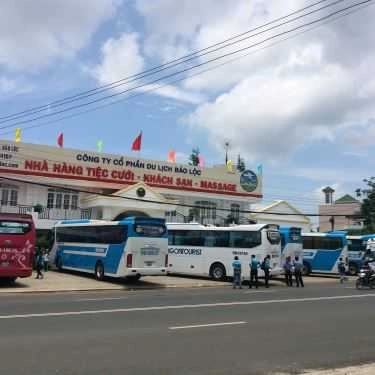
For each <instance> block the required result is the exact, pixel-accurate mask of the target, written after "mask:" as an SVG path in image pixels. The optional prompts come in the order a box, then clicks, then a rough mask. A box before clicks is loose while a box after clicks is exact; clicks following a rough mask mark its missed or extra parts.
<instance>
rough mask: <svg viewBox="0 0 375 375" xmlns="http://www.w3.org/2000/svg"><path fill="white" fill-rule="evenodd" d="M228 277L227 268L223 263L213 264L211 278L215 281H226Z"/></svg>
mask: <svg viewBox="0 0 375 375" xmlns="http://www.w3.org/2000/svg"><path fill="white" fill-rule="evenodd" d="M226 275H227V272H226V270H225V267H224V265H223V264H221V263H213V264H212V265H211V267H210V276H211V277H212V278H213V279H214V280H224V279H225V277H226Z"/></svg>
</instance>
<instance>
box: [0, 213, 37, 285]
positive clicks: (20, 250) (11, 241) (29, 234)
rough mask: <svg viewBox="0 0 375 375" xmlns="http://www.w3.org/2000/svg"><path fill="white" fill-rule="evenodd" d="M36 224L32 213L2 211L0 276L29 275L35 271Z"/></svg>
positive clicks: (8, 278)
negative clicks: (7, 212)
mask: <svg viewBox="0 0 375 375" xmlns="http://www.w3.org/2000/svg"><path fill="white" fill-rule="evenodd" d="M35 239H36V235H35V226H34V221H33V217H32V216H31V215H21V214H5V213H4V214H3V213H0V278H1V279H7V280H9V281H14V280H16V278H17V277H29V276H31V274H32V271H33V262H34V249H35Z"/></svg>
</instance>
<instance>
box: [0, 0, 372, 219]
mask: <svg viewBox="0 0 375 375" xmlns="http://www.w3.org/2000/svg"><path fill="white" fill-rule="evenodd" d="M360 1H363V0H342V1H340V2H338V1H335V3H336V4H335V5H332V3H333V2H334V1H333V0H326V1H322V2H321V4H319V5H316V6H312V7H310V8H309V9H308V10H306V11H305V13H306V12H307V11H313V10H317V9H318V8H319V7H322V6H327V7H326V8H325V9H322V10H320V11H316V12H315V13H313V14H310V15H308V16H304V17H301V18H299V19H297V20H295V21H293V22H290V23H288V24H286V25H284V26H280V27H278V28H276V27H275V28H274V29H272V30H269V31H267V30H265V29H266V28H265V27H263V28H260V29H258V30H257V33H258V35H254V33H255V32H253V33H251V34H246V35H247V36H251V37H249V38H247V39H246V40H242V41H240V42H238V39H236V41H237V43H233V44H232V45H229V46H227V47H225V48H223V49H221V50H217V51H212V50H210V52H211V53H209V54H206V55H204V56H198V57H197V58H195V59H192V60H191V61H189V62H187V63H186V64H185V65H176V66H175V67H172V68H170V69H165V70H164V71H162V72H160V73H158V74H156V75H152V74H149V75H148V76H147V77H144V78H143V79H139V80H134V79H133V80H130V82H129V80H128V81H126V82H125V84H122V85H120V86H118V87H114V88H110V89H109V90H107V91H104V92H102V93H99V94H98V95H97V96H94V95H92V96H90V97H87V98H85V99H83V100H81V101H75V102H72V103H70V104H69V105H67V106H58V107H55V106H54V105H53V104H52V105H51V104H50V106H47V107H44V109H45V110H44V111H42V112H39V113H37V114H35V115H33V116H30V117H22V118H18V119H15V120H13V121H6V122H5V120H7V119H6V118H5V119H4V118H3V117H5V116H7V115H10V114H14V113H18V112H21V111H23V110H26V109H29V108H34V107H38V106H46V105H47V104H49V103H52V102H53V101H56V100H59V99H62V98H66V97H69V96H72V95H75V94H77V93H81V92H83V91H86V90H91V89H93V88H96V87H98V86H103V85H108V84H110V83H112V82H114V81H118V80H121V79H123V78H125V77H129V76H133V75H135V74H137V73H141V72H143V71H146V70H148V69H151V68H153V67H156V66H159V65H161V64H165V63H168V62H170V61H171V60H174V59H177V58H179V57H182V56H185V55H187V54H190V53H192V52H195V51H198V50H201V49H203V48H206V47H209V46H211V45H213V44H215V43H219V42H221V41H223V40H226V39H228V38H230V37H233V36H234V35H237V34H241V33H244V32H246V31H248V30H251V29H253V28H256V27H258V26H262V25H264V24H265V23H268V22H270V21H272V20H274V19H276V18H278V17H282V16H285V15H288V14H289V13H291V12H294V11H296V10H298V9H301V8H303V7H306V6H309V5H311V4H313V3H315V2H317V0H316V1H315V2H314V1H311V0H310V1H307V0H306V1H305V0H283V1H280V0H238V1H232V0H202V1H192V0H178V1H176V0H152V1H151V0H134V1H131V0H55V1H50V0H18V1H16V2H15V1H13V0H3V1H2V3H1V12H0V117H1V118H2V119H1V118H0V138H5V139H13V138H14V128H15V127H20V128H21V129H23V130H22V141H24V142H31V143H41V144H49V145H56V138H57V136H58V134H59V133H60V132H63V133H64V142H65V147H69V148H78V149H83V150H95V147H96V146H95V145H96V142H97V140H99V139H100V140H103V143H104V151H105V152H109V153H121V154H125V155H131V151H130V147H131V143H132V141H133V140H134V138H135V137H136V136H137V135H138V133H139V132H140V131H141V130H142V132H143V145H142V151H141V154H140V155H141V157H144V158H151V159H158V160H163V159H166V158H167V153H168V151H169V150H176V151H177V161H178V162H187V159H188V156H189V154H190V152H191V150H192V148H195V147H199V149H200V151H201V155H202V156H203V157H204V159H205V162H206V165H213V164H221V163H223V162H224V159H225V151H224V149H225V146H224V145H225V143H226V142H229V156H230V158H231V159H233V160H236V159H237V156H238V154H240V155H241V156H242V157H243V158H244V159H245V162H246V166H247V167H248V168H249V169H255V168H256V166H257V165H259V164H262V166H263V187H264V202H263V203H269V202H271V201H273V200H275V199H286V200H288V201H289V202H290V203H292V204H294V205H296V206H297V207H298V208H300V209H301V210H303V211H304V212H316V209H317V205H318V204H319V202H320V201H321V200H322V198H323V195H322V193H321V189H322V187H324V186H327V185H330V186H332V187H334V189H336V198H339V196H340V195H343V194H344V193H349V194H354V190H355V189H356V188H358V187H362V186H363V182H362V180H363V178H366V177H370V176H372V175H374V173H373V170H374V165H375V159H374V158H372V157H371V155H372V154H373V153H374V151H375V147H374V145H373V144H374V139H375V106H374V99H375V74H374V73H375V59H374V57H375V48H374V46H375V45H374V44H375V43H374V42H375V33H374V32H373V19H374V18H375V6H374V4H373V3H375V1H374V2H370V5H369V6H366V7H365V8H363V9H359V10H358V9H357V11H356V12H354V13H352V14H349V15H347V16H346V17H339V18H338V17H337V16H336V17H337V18H336V17H334V19H332V18H331V19H330V21H332V22H328V20H327V21H325V22H323V23H319V24H313V25H311V26H309V27H308V28H307V29H306V28H304V29H299V30H296V31H294V32H292V33H289V34H283V35H281V36H279V37H276V36H275V35H276V34H278V33H282V32H284V33H285V32H286V31H287V30H290V29H292V28H296V27H298V26H301V25H303V24H304V23H308V22H311V21H313V20H314V19H317V18H319V17H322V16H327V15H329V14H330V13H332V12H334V11H337V10H339V9H341V8H344V7H347V6H350V5H352V4H355V3H357V2H360ZM366 5H368V4H366ZM301 14H302V13H298V14H296V16H297V15H301ZM294 17H295V16H294ZM291 18H293V17H289V18H288V20H290V19H291ZM272 25H276V24H275V23H274V24H272ZM302 31H303V32H302ZM240 48H247V49H246V50H244V51H243V52H239V53H236V54H232V55H228V56H227V57H222V56H223V55H224V54H228V53H233V52H234V51H236V50H238V49H240ZM212 59H217V60H216V61H211V62H207V61H208V60H212ZM197 64H203V65H201V66H199V67H197V68H192V66H194V65H197ZM183 69H189V70H187V71H186V72H184V73H180V74H177V72H178V71H179V70H183ZM207 69H209V70H207ZM171 74H175V75H173V76H171V77H169V78H163V77H164V76H167V75H171ZM155 80H158V81H157V82H152V81H155ZM176 80H179V81H178V82H176ZM173 81H175V82H173ZM123 83H124V82H123ZM139 86H141V87H139ZM160 86H161V87H160ZM129 89H131V90H132V91H131V92H127V93H123V94H121V92H122V91H125V90H129ZM105 95H114V96H113V97H112V98H111V99H106V100H103V101H99V102H97V103H95V104H92V105H89V106H84V107H82V108H77V109H74V110H69V111H67V112H65V113H62V114H60V115H54V112H55V111H59V110H62V109H64V108H66V107H69V106H74V105H79V104H82V103H85V102H87V101H91V100H95V99H97V98H102V97H104V96H105ZM131 96H133V97H131ZM99 100H101V99H99ZM112 100H116V101H117V102H116V103H115V104H111V105H107V103H109V102H111V101H112ZM98 106H101V108H98ZM87 110H89V112H87ZM81 111H86V113H81V114H79V112H81ZM40 115H46V117H45V118H43V119H40V120H35V121H31V122H26V121H30V119H32V118H34V117H38V116H40ZM71 115H72V116H71ZM63 117H65V118H63Z"/></svg>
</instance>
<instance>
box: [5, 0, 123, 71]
mask: <svg viewBox="0 0 375 375" xmlns="http://www.w3.org/2000/svg"><path fill="white" fill-rule="evenodd" d="M119 4H120V0H90V1H87V0H64V1H50V0H38V1H33V0H17V1H14V0H3V1H2V2H1V12H0V67H1V66H3V68H6V69H8V70H17V71H35V70H37V69H39V68H41V67H45V66H47V65H48V64H50V63H51V62H52V61H53V60H54V59H57V58H70V57H73V56H74V55H75V54H76V53H77V52H78V51H79V50H80V49H81V48H83V47H85V46H86V45H87V43H88V42H89V40H90V38H91V36H92V35H93V33H94V32H95V31H96V30H97V29H98V27H99V26H100V25H101V24H102V23H103V22H104V21H106V20H107V19H109V18H110V17H111V16H113V14H114V13H115V10H116V8H117V6H118V5H119Z"/></svg>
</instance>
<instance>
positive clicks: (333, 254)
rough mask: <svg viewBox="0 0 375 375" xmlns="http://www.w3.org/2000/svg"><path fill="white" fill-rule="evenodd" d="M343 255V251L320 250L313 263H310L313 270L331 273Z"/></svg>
mask: <svg viewBox="0 0 375 375" xmlns="http://www.w3.org/2000/svg"><path fill="white" fill-rule="evenodd" d="M307 251H308V250H307ZM341 253H342V249H339V250H318V251H317V252H316V254H315V256H314V258H313V259H312V261H310V262H309V263H310V264H311V266H312V270H313V271H314V270H322V271H331V270H332V269H333V267H334V266H335V264H336V262H337V260H338V259H339V257H340V256H341Z"/></svg>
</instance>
